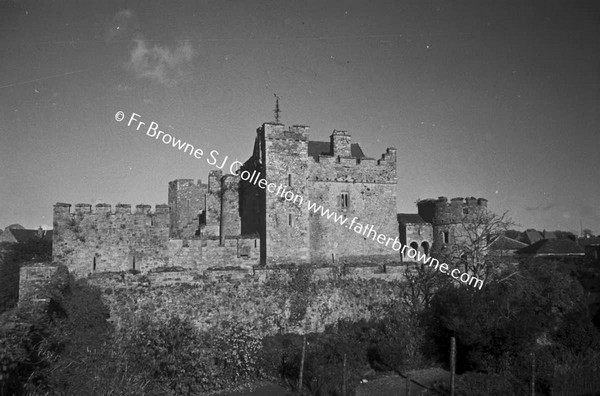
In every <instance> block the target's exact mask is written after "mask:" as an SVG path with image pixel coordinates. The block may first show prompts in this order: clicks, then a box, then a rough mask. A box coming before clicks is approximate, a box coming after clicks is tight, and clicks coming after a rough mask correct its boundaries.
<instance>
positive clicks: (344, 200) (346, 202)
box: [341, 192, 350, 209]
mask: <svg viewBox="0 0 600 396" xmlns="http://www.w3.org/2000/svg"><path fill="white" fill-rule="evenodd" d="M341 206H342V209H348V208H349V207H350V194H349V193H347V192H343V193H342V196H341Z"/></svg>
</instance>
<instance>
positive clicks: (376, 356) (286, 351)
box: [263, 306, 429, 395]
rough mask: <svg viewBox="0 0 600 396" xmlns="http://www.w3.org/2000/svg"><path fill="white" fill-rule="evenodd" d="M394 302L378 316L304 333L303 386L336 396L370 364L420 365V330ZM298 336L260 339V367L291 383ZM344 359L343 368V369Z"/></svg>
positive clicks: (349, 389) (351, 386)
mask: <svg viewBox="0 0 600 396" xmlns="http://www.w3.org/2000/svg"><path fill="white" fill-rule="evenodd" d="M401 311H402V309H401V307H400V306H390V307H388V315H387V317H386V318H385V319H383V320H369V321H366V320H361V321H359V322H356V323H351V322H340V323H338V325H337V326H334V327H329V328H327V330H326V331H325V332H324V333H322V334H314V333H313V334H308V335H307V336H306V348H305V358H304V360H305V361H304V372H303V386H304V389H306V390H308V391H309V392H310V394H314V395H341V394H342V386H343V385H342V382H343V379H344V378H345V379H346V384H347V392H348V394H352V392H353V389H354V388H355V387H356V385H357V384H358V383H359V382H360V380H362V379H363V378H365V375H367V374H368V373H369V372H373V369H378V370H383V371H390V370H408V369H412V368H421V367H425V366H426V365H427V363H429V362H426V361H425V360H424V357H423V356H424V355H423V353H422V350H421V349H422V336H421V335H420V334H423V329H422V328H421V327H420V325H419V323H418V321H417V320H416V318H415V319H414V320H413V319H411V317H410V316H408V315H405V314H402V312H401ZM302 343H303V336H300V335H296V334H283V335H275V336H269V337H266V338H265V340H264V351H263V356H264V363H263V364H264V367H265V369H266V370H267V373H268V374H270V375H271V376H275V375H279V376H281V377H282V378H284V379H285V380H286V381H287V382H288V383H289V384H290V386H293V387H295V386H297V383H298V380H299V373H300V362H301V354H302ZM344 360H345V370H344Z"/></svg>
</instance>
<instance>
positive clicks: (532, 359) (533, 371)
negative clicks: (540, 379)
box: [531, 352, 535, 396]
mask: <svg viewBox="0 0 600 396" xmlns="http://www.w3.org/2000/svg"><path fill="white" fill-rule="evenodd" d="M531 396H535V352H531Z"/></svg>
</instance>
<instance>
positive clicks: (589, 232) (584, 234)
mask: <svg viewBox="0 0 600 396" xmlns="http://www.w3.org/2000/svg"><path fill="white" fill-rule="evenodd" d="M581 236H582V237H584V238H593V237H594V234H593V233H592V230H590V229H589V228H584V229H583V230H582V231H581Z"/></svg>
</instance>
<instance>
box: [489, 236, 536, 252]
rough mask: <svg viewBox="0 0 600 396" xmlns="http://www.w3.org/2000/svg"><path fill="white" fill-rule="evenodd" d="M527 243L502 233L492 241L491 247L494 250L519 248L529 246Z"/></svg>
mask: <svg viewBox="0 0 600 396" xmlns="http://www.w3.org/2000/svg"><path fill="white" fill-rule="evenodd" d="M527 246H528V245H527V244H526V243H523V242H521V241H517V240H516V239H512V238H509V237H507V236H504V235H500V236H499V237H497V238H496V239H494V241H493V242H492V243H490V249H492V250H517V249H522V248H525V247H527Z"/></svg>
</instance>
